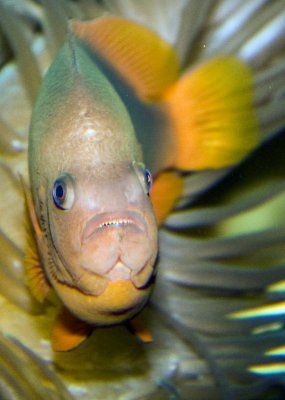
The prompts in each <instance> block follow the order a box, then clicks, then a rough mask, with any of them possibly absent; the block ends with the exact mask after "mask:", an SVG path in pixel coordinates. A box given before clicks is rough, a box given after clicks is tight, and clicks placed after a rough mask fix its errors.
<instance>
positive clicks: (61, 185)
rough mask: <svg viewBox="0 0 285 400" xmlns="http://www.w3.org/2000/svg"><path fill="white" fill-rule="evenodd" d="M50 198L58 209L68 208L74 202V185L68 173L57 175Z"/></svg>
mask: <svg viewBox="0 0 285 400" xmlns="http://www.w3.org/2000/svg"><path fill="white" fill-rule="evenodd" d="M52 198H53V202H54V204H55V206H56V207H57V208H58V209H60V210H70V209H71V207H72V206H73V203H74V185H73V179H72V177H71V176H70V175H68V174H64V175H61V176H59V177H58V178H57V179H56V180H55V182H54V184H53V191H52Z"/></svg>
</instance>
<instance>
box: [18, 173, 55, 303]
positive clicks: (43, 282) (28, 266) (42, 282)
mask: <svg viewBox="0 0 285 400" xmlns="http://www.w3.org/2000/svg"><path fill="white" fill-rule="evenodd" d="M21 182H22V186H23V191H24V199H25V208H26V219H25V227H26V238H27V246H26V254H25V260H24V264H25V276H26V279H27V283H28V285H29V287H30V290H31V292H32V294H33V296H34V297H35V298H36V299H37V300H38V301H39V302H43V301H44V299H45V298H46V296H47V295H48V292H49V291H50V285H49V283H48V281H47V278H46V276H45V273H44V269H43V266H42V261H41V258H40V252H39V245H42V246H44V244H43V232H42V230H41V228H40V225H39V222H38V219H37V215H36V212H35V208H34V203H33V199H32V195H31V192H30V190H29V189H28V187H27V185H26V184H25V182H24V180H23V178H22V177H21Z"/></svg>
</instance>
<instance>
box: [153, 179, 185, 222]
mask: <svg viewBox="0 0 285 400" xmlns="http://www.w3.org/2000/svg"><path fill="white" fill-rule="evenodd" d="M182 190H183V177H182V176H181V175H179V174H178V173H176V172H174V171H165V172H162V173H160V174H159V175H158V176H157V177H156V178H155V180H154V183H153V187H152V190H151V194H150V196H151V200H152V204H153V207H154V212H155V215H156V219H157V223H158V224H159V225H160V224H161V223H162V222H163V221H164V220H165V218H166V217H167V216H168V215H169V214H170V212H171V210H172V209H173V208H174V206H175V204H176V203H177V201H178V200H179V198H180V196H181V193H182Z"/></svg>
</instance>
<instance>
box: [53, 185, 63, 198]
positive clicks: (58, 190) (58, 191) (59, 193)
mask: <svg viewBox="0 0 285 400" xmlns="http://www.w3.org/2000/svg"><path fill="white" fill-rule="evenodd" d="M55 195H56V197H57V198H58V199H62V198H63V197H64V190H63V187H62V185H60V184H59V185H58V186H57V187H56V190H55Z"/></svg>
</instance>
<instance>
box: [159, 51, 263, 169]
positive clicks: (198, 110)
mask: <svg viewBox="0 0 285 400" xmlns="http://www.w3.org/2000/svg"><path fill="white" fill-rule="evenodd" d="M163 101H164V102H165V104H166V108H167V110H168V112H169V116H170V121H171V123H172V129H173V132H174V135H175V138H174V139H175V141H176V146H177V147H176V151H174V152H173V155H174V158H173V164H174V165H175V166H176V167H178V168H180V169H183V170H199V169H205V168H221V167H226V166H229V165H232V164H234V163H236V162H238V161H240V160H241V159H242V158H243V157H244V156H245V155H246V154H247V153H248V152H249V151H250V150H251V149H252V148H253V147H254V146H255V145H256V144H257V142H258V140H259V129H258V125H257V119H256V117H255V115H254V110H253V89H252V74H251V71H250V70H249V68H248V67H247V66H246V65H245V64H244V63H242V62H241V61H240V60H238V59H236V58H233V57H220V58H215V59H212V60H210V61H208V62H206V63H205V64H203V65H201V66H200V67H198V68H196V69H195V70H194V71H192V72H189V73H187V74H186V75H184V76H183V77H182V78H181V79H180V80H179V81H178V82H177V83H175V84H174V85H173V86H172V87H170V88H169V89H168V90H167V91H166V92H165V94H164V96H163ZM172 151H173V149H172Z"/></svg>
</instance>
